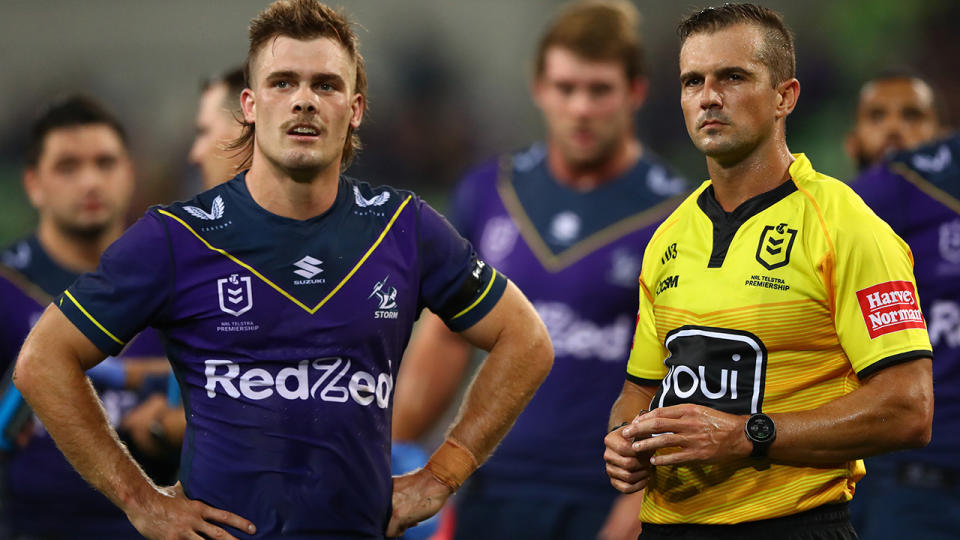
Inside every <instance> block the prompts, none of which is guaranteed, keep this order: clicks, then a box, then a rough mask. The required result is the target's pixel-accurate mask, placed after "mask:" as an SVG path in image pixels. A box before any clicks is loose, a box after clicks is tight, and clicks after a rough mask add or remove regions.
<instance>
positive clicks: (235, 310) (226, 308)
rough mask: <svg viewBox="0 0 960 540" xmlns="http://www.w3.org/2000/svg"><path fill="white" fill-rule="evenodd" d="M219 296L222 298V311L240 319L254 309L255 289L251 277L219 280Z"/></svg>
mask: <svg viewBox="0 0 960 540" xmlns="http://www.w3.org/2000/svg"><path fill="white" fill-rule="evenodd" d="M217 296H219V297H220V311H222V312H224V313H229V314H230V315H233V316H234V317H239V316H240V315H243V314H244V313H246V312H248V311H250V308H252V307H253V287H252V286H251V285H250V276H244V277H240V276H239V275H238V274H230V277H228V278H224V279H218V280H217Z"/></svg>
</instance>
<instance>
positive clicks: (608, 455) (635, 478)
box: [603, 416, 652, 493]
mask: <svg viewBox="0 0 960 540" xmlns="http://www.w3.org/2000/svg"><path fill="white" fill-rule="evenodd" d="M638 418H639V416H638ZM634 422H636V419H634ZM628 427H630V424H628V425H626V426H623V427H620V428H618V429H615V430H613V431H611V432H610V433H607V436H606V437H604V439H603V443H604V444H605V445H606V447H607V449H606V450H605V451H604V452H603V460H604V461H606V462H607V476H609V477H610V484H612V485H613V487H615V488H616V489H617V490H618V491H620V492H623V493H635V492H637V491H640V490H641V489H643V488H645V487H646V486H647V481H648V480H649V479H650V466H651V465H650V456H651V455H652V453H651V452H638V451H636V450H634V449H633V446H632V445H633V441H634V438H633V437H632V436H629V437H628V436H626V435H625V434H624V430H625V429H627V428H628Z"/></svg>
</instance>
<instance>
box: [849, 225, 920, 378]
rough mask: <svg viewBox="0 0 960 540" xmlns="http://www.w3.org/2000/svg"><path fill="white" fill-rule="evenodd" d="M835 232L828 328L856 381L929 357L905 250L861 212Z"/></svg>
mask: <svg viewBox="0 0 960 540" xmlns="http://www.w3.org/2000/svg"><path fill="white" fill-rule="evenodd" d="M848 215H849V216H850V221H849V222H848V223H851V226H849V227H844V228H843V229H842V230H839V229H838V231H837V232H836V233H835V235H834V236H835V249H836V262H835V265H836V266H835V270H834V272H833V274H834V276H835V279H836V282H835V283H834V284H833V290H834V324H835V325H836V329H837V335H838V336H839V338H840V344H841V345H842V346H843V349H844V351H846V353H847V357H848V358H849V359H850V363H851V364H852V366H853V369H854V370H855V371H856V372H857V375H858V376H859V377H860V378H864V377H866V376H869V375H871V374H873V373H876V372H877V371H879V370H881V369H883V368H885V367H888V366H891V365H894V364H898V363H901V362H907V361H909V360H914V359H917V358H922V357H933V352H932V347H931V346H930V339H929V337H928V336H927V327H926V323H925V321H924V317H923V314H922V313H921V311H920V301H919V299H918V296H917V285H916V280H915V279H914V276H913V255H912V254H911V253H910V248H909V247H908V246H907V244H906V242H904V241H903V240H902V239H901V238H900V237H899V236H897V235H896V234H895V233H894V232H893V230H892V229H891V228H890V226H889V225H887V224H886V223H885V222H883V221H882V220H880V219H878V218H877V217H876V216H875V215H872V214H871V213H870V212H869V211H868V210H867V209H866V208H862V210H860V209H854V210H853V211H851V212H849V214H848Z"/></svg>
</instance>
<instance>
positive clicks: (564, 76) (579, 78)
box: [533, 47, 646, 167]
mask: <svg viewBox="0 0 960 540" xmlns="http://www.w3.org/2000/svg"><path fill="white" fill-rule="evenodd" d="M645 93H646V82H645V81H643V80H636V81H633V82H631V81H629V80H628V79H627V76H626V72H625V71H624V67H623V64H622V63H621V62H619V61H615V60H611V61H602V62H597V61H592V60H587V59H584V58H582V57H580V56H577V55H576V54H574V53H573V52H571V51H570V50H568V49H565V48H562V47H552V48H550V49H548V50H547V52H546V54H545V56H544V64H543V73H541V74H540V75H539V76H538V77H537V78H536V80H534V83H533V96H534V100H535V101H536V103H537V106H538V107H540V109H541V110H542V111H543V117H544V120H545V121H546V124H547V137H548V140H549V141H550V143H551V144H552V146H553V148H555V149H557V150H559V152H560V153H561V154H562V156H563V158H564V159H565V160H566V161H567V163H569V164H570V165H572V166H575V167H585V166H592V165H596V164H599V163H602V162H603V161H604V160H605V159H608V158H610V156H611V155H612V154H613V152H614V150H616V148H617V145H618V144H620V143H621V142H623V141H624V140H625V139H627V138H629V137H632V136H633V133H632V129H633V114H634V112H636V110H637V109H638V108H640V105H641V104H642V103H643V99H644V97H645Z"/></svg>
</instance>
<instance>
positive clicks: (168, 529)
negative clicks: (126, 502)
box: [127, 482, 257, 540]
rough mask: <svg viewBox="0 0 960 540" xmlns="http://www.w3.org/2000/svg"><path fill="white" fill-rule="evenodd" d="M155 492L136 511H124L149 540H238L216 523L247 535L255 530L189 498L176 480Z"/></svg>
mask: <svg viewBox="0 0 960 540" xmlns="http://www.w3.org/2000/svg"><path fill="white" fill-rule="evenodd" d="M156 493H157V496H156V497H151V500H150V501H148V502H146V503H145V504H143V505H141V506H139V507H138V508H137V509H136V510H130V509H128V510H127V517H128V518H129V519H130V523H132V524H133V526H134V527H136V529H137V530H138V531H139V532H140V534H142V535H143V536H145V537H146V538H149V539H151V540H180V539H191V540H194V539H196V540H200V539H201V538H211V539H216V540H239V539H238V538H237V537H235V536H233V535H231V534H230V533H228V532H227V531H225V530H223V529H222V528H220V527H219V526H217V525H216V524H217V523H219V524H224V525H229V526H231V527H233V528H235V529H238V530H241V531H246V532H248V533H250V534H254V533H255V532H256V530H257V529H256V527H254V525H253V523H250V521H248V520H246V519H244V518H242V517H240V516H238V515H236V514H233V513H231V512H227V511H226V510H220V509H218V508H214V507H212V506H209V505H207V504H204V503H203V502H201V501H195V500H191V499H188V498H187V497H186V495H184V493H183V488H182V487H181V486H180V483H179V482H177V484H176V485H174V486H171V487H167V488H161V489H159V490H158V491H157V492H156Z"/></svg>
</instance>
